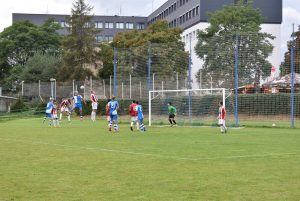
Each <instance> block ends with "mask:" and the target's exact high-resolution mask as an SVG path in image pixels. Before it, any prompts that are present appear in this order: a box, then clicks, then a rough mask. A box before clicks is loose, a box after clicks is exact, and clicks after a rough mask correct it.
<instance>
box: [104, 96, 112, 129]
mask: <svg viewBox="0 0 300 201" xmlns="http://www.w3.org/2000/svg"><path fill="white" fill-rule="evenodd" d="M110 101H111V99H107V104H106V105H105V112H106V119H107V123H108V128H109V125H110V108H109V104H108V103H109V102H110Z"/></svg>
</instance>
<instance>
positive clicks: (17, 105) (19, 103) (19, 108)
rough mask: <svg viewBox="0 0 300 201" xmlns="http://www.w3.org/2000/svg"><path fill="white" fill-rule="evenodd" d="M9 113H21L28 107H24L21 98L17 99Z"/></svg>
mask: <svg viewBox="0 0 300 201" xmlns="http://www.w3.org/2000/svg"><path fill="white" fill-rule="evenodd" d="M10 109H11V112H13V113H14V112H22V111H24V110H26V109H28V107H27V106H26V104H25V102H24V100H23V99H22V98H18V99H17V100H16V102H14V103H13V104H12V106H11V108H10Z"/></svg>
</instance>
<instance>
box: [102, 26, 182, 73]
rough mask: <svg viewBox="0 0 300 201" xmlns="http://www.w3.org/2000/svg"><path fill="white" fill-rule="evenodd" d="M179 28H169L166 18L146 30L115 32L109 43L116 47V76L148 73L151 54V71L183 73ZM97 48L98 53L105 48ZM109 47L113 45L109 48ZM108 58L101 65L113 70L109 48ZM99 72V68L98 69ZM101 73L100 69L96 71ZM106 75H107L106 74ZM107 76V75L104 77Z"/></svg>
mask: <svg viewBox="0 0 300 201" xmlns="http://www.w3.org/2000/svg"><path fill="white" fill-rule="evenodd" d="M181 33H182V30H181V29H179V28H175V29H171V28H169V27H168V23H167V21H161V20H158V21H156V22H155V23H154V24H152V25H150V26H149V27H147V29H146V30H143V31H138V30H133V31H130V32H122V33H118V34H117V35H116V36H115V38H114V40H113V42H112V43H111V44H110V46H111V47H114V48H116V49H117V62H118V63H117V66H118V67H120V68H122V69H120V68H118V74H117V76H123V77H127V78H128V77H129V74H131V75H132V76H134V77H146V76H147V74H148V61H149V60H148V59H149V56H150V57H151V73H159V74H160V75H165V76H167V77H170V76H174V75H176V73H174V72H179V73H180V74H181V75H183V76H184V75H186V73H187V67H188V54H187V52H185V50H184V43H183V42H182V41H181V36H180V34H181ZM107 50H108V49H107V48H106V49H105V48H101V50H100V54H103V55H104V53H101V52H103V51H107ZM110 51H111V52H112V51H113V48H110ZM109 55H110V58H109V60H108V62H104V63H103V64H104V66H103V69H111V70H110V72H113V69H112V67H113V65H112V62H111V61H113V52H112V53H110V54H109ZM100 72H103V71H102V70H100ZM100 76H103V73H102V74H101V73H100ZM106 76H109V75H106ZM105 78H107V77H105Z"/></svg>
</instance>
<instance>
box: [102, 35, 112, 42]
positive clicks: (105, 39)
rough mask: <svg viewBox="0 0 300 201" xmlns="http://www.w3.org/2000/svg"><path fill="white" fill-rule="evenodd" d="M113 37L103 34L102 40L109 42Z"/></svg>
mask: <svg viewBox="0 0 300 201" xmlns="http://www.w3.org/2000/svg"><path fill="white" fill-rule="evenodd" d="M113 39H114V37H113V36H109V35H106V36H104V41H106V42H111V41H113Z"/></svg>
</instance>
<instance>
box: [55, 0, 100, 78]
mask: <svg viewBox="0 0 300 201" xmlns="http://www.w3.org/2000/svg"><path fill="white" fill-rule="evenodd" d="M92 9H93V7H91V6H90V5H88V4H86V3H85V0H76V2H75V3H73V8H72V9H71V16H69V17H67V20H66V21H67V24H68V25H69V28H68V31H69V34H68V35H67V36H66V37H65V38H64V41H63V49H64V55H63V61H64V65H63V68H62V69H61V73H60V74H61V75H63V76H62V77H61V79H63V80H71V79H77V80H82V79H85V78H86V76H89V75H92V71H91V70H90V69H91V67H95V68H96V67H97V64H96V39H95V37H96V33H97V32H98V31H97V30H96V29H95V23H94V22H93V21H92V17H93V16H92V15H90V13H91V10H92ZM66 72H67V73H66Z"/></svg>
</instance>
